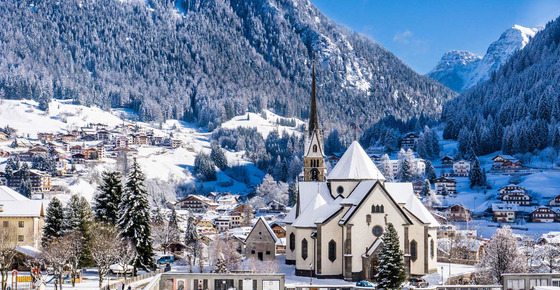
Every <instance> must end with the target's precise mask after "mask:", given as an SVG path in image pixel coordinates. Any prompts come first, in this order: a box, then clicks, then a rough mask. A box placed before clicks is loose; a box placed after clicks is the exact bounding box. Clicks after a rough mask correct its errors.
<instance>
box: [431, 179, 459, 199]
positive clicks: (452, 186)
mask: <svg viewBox="0 0 560 290" xmlns="http://www.w3.org/2000/svg"><path fill="white" fill-rule="evenodd" d="M456 187H457V181H456V180H455V178H449V177H444V176H442V177H438V178H436V179H434V188H435V189H436V194H440V195H441V194H443V193H444V192H445V191H446V192H447V194H455V193H457V190H456Z"/></svg>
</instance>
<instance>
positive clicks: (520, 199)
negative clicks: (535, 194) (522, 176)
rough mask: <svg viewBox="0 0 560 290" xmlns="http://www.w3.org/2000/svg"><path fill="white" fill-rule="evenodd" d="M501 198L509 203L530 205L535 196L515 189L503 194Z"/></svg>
mask: <svg viewBox="0 0 560 290" xmlns="http://www.w3.org/2000/svg"><path fill="white" fill-rule="evenodd" d="M500 199H501V200H502V201H503V202H504V203H507V204H517V205H529V204H530V203H531V200H532V199H533V198H532V197H531V196H530V195H528V194H527V193H523V192H517V191H514V192H511V193H506V194H504V195H502V196H501V197H500Z"/></svg>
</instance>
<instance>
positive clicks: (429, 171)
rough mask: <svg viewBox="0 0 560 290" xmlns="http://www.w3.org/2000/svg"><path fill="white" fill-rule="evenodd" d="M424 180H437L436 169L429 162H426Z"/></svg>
mask: <svg viewBox="0 0 560 290" xmlns="http://www.w3.org/2000/svg"><path fill="white" fill-rule="evenodd" d="M425 162H426V178H427V179H428V180H434V179H436V178H437V175H436V169H435V168H434V165H432V162H431V161H430V160H426V161H425Z"/></svg>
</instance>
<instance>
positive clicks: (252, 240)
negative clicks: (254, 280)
mask: <svg viewBox="0 0 560 290" xmlns="http://www.w3.org/2000/svg"><path fill="white" fill-rule="evenodd" d="M277 241H278V237H276V234H275V233H274V232H273V231H272V229H271V228H270V226H269V225H268V223H267V222H266V221H265V220H264V218H263V217H260V218H259V219H258V220H257V223H255V226H254V227H253V229H252V230H251V232H250V233H249V235H248V236H247V239H245V257H247V258H248V259H251V258H254V259H258V260H259V261H271V260H274V259H275V258H276V242H277Z"/></svg>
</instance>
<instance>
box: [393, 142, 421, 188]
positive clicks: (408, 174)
mask: <svg viewBox="0 0 560 290" xmlns="http://www.w3.org/2000/svg"><path fill="white" fill-rule="evenodd" d="M398 158H399V161H398V162H399V164H398V166H399V167H398V173H397V178H398V179H399V181H400V182H411V181H413V180H414V178H415V176H416V174H415V171H416V170H415V166H414V164H413V161H412V159H413V158H414V155H413V153H412V150H410V149H409V150H407V151H404V149H402V148H401V151H400V152H399V154H398Z"/></svg>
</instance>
